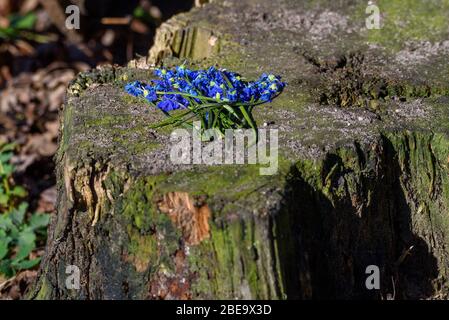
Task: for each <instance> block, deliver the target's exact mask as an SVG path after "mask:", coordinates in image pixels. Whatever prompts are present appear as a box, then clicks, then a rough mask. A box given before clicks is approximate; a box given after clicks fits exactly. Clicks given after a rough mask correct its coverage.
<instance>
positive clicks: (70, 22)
mask: <svg viewBox="0 0 449 320" xmlns="http://www.w3.org/2000/svg"><path fill="white" fill-rule="evenodd" d="M65 13H66V14H68V15H69V16H68V17H67V18H66V19H65V27H66V28H67V29H69V30H72V29H77V30H78V29H80V8H79V7H78V6H76V5H70V6H67V8H65Z"/></svg>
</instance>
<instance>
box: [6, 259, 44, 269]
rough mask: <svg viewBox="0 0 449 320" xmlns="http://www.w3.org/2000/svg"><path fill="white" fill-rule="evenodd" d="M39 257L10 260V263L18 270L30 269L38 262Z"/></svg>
mask: <svg viewBox="0 0 449 320" xmlns="http://www.w3.org/2000/svg"><path fill="white" fill-rule="evenodd" d="M40 261H41V258H36V259H32V260H23V261H20V262H14V261H13V262H12V263H11V265H12V266H13V267H14V268H15V269H18V270H24V269H30V268H32V267H34V266H36V265H38V264H39V262H40Z"/></svg>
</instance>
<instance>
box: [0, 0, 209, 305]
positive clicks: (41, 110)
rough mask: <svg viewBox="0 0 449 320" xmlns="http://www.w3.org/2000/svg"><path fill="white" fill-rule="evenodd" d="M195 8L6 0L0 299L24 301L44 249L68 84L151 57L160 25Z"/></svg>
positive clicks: (0, 45) (116, 0)
mask: <svg viewBox="0 0 449 320" xmlns="http://www.w3.org/2000/svg"><path fill="white" fill-rule="evenodd" d="M197 2H204V1H198V0H197ZM69 5H77V6H78V7H79V8H80V12H81V21H80V29H79V30H68V29H67V28H66V27H65V20H66V18H67V16H68V15H67V14H66V13H65V11H66V8H67V6H69ZM192 6H194V0H126V1H123V0H0V299H20V298H22V297H23V295H24V293H25V292H26V290H27V288H28V287H29V285H30V283H31V282H32V281H33V279H34V278H35V276H36V269H37V267H38V263H39V261H40V257H41V256H42V254H43V252H44V250H45V240H46V226H47V225H48V223H49V221H50V218H51V216H52V215H53V214H55V202H56V188H55V182H56V179H55V173H54V162H53V156H54V154H55V152H56V149H57V137H58V132H59V120H58V111H59V109H60V107H61V105H62V103H63V99H64V96H65V90H66V87H67V84H68V83H69V82H70V81H71V80H72V79H73V78H74V77H75V76H76V74H77V73H78V72H82V71H85V70H88V69H90V68H93V67H95V66H97V65H100V64H119V65H123V64H125V63H126V62H127V61H129V60H131V59H133V58H137V57H139V56H145V55H147V53H148V50H149V49H150V47H151V46H152V43H153V37H154V35H155V31H156V29H157V27H158V26H159V25H160V24H161V23H162V22H163V21H165V20H167V19H169V18H170V17H171V16H173V15H174V14H176V13H179V12H183V11H188V10H190V8H192Z"/></svg>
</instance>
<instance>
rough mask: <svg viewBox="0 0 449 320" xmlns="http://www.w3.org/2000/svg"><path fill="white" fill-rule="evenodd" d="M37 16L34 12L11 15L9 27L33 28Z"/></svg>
mask: <svg viewBox="0 0 449 320" xmlns="http://www.w3.org/2000/svg"><path fill="white" fill-rule="evenodd" d="M36 20H37V16H36V15H35V14H34V13H28V14H27V15H25V16H17V15H16V16H13V17H12V18H11V27H13V28H15V29H33V27H34V24H35V23H36Z"/></svg>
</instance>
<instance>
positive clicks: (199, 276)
mask: <svg viewBox="0 0 449 320" xmlns="http://www.w3.org/2000/svg"><path fill="white" fill-rule="evenodd" d="M405 2H407V1H404V3H405ZM443 2H444V4H446V2H445V1H442V3H443ZM365 5H366V4H365V2H364V1H360V2H358V1H343V2H342V1H340V2H338V3H337V2H335V1H329V2H328V1H314V2H313V3H308V4H298V3H297V1H293V0H283V1H279V2H276V3H273V2H272V1H268V0H261V1H258V2H257V4H256V3H255V2H254V1H250V0H248V1H214V2H213V3H212V4H209V5H206V6H204V7H203V8H201V9H195V10H193V11H192V12H189V13H187V14H183V15H179V16H176V17H175V18H173V19H172V20H171V21H169V22H168V23H167V24H165V25H164V26H163V27H162V28H161V29H160V31H159V32H158V35H157V37H156V44H155V47H154V48H153V49H152V51H151V52H150V54H149V58H148V61H147V63H148V64H155V63H157V64H159V63H163V64H165V65H171V64H175V63H179V62H180V61H184V60H185V59H186V58H188V59H189V60H188V63H189V64H191V65H192V66H193V67H202V66H208V65H211V64H215V63H217V64H219V65H220V66H221V67H226V68H229V69H232V70H235V71H238V72H240V73H242V74H243V75H245V76H246V77H249V78H251V77H256V76H257V75H258V74H259V73H260V72H263V71H272V72H274V73H278V74H281V75H282V76H283V77H284V79H285V80H286V81H287V82H288V86H287V89H286V90H285V92H284V93H283V94H282V95H281V96H280V97H279V98H278V99H276V100H275V101H274V102H273V103H272V104H271V105H270V106H266V107H264V106H262V107H261V108H259V109H257V110H256V111H255V118H256V120H257V122H258V123H259V125H261V124H262V123H267V124H269V125H268V127H269V128H273V129H278V130H279V147H280V151H279V152H280V158H279V170H278V172H277V173H276V174H275V175H273V176H261V175H259V167H258V166H257V165H216V166H206V165H189V166H181V165H174V164H172V163H170V160H169V152H170V139H169V133H170V131H169V130H167V129H164V130H153V129H150V127H149V124H151V123H154V122H156V121H158V120H160V119H162V116H161V115H160V114H159V113H156V112H154V110H150V109H149V107H148V106H147V105H146V104H145V102H142V101H140V100H137V99H133V98H130V97H128V96H126V94H125V93H124V92H123V84H124V83H125V82H126V81H130V80H132V79H142V80H145V79H148V78H149V77H150V76H151V71H150V70H147V69H136V68H112V67H106V68H102V69H98V70H95V71H92V72H90V73H87V74H83V75H81V76H80V77H79V78H77V79H76V81H74V82H73V83H72V84H71V86H70V87H69V90H68V97H67V101H66V103H65V105H64V110H63V112H62V114H61V123H62V130H61V138H60V148H59V153H58V156H57V162H58V190H59V198H58V214H57V216H56V217H55V218H54V219H53V222H52V224H51V228H50V232H49V241H48V246H47V251H46V255H45V257H44V259H43V262H42V265H41V269H40V272H39V277H38V280H37V282H36V284H35V286H34V288H33V290H32V291H31V292H30V294H29V297H30V298H37V299H201V298H213V299H216V298H218V299H223V298H228V299H234V298H248V299H255V298H260V299H310V298H317V299H320V298H321V299H325V298H347V299H349V298H369V299H382V298H384V299H386V298H392V297H394V298H396V299H397V298H400V299H416V298H447V297H448V295H449V280H448V271H449V270H448V266H449V252H448V249H447V248H449V130H448V127H449V98H448V97H447V94H448V92H449V90H448V88H449V85H448V83H449V72H446V71H448V70H449V63H448V62H447V61H446V60H445V59H444V58H443V57H444V50H446V49H445V43H446V42H445V41H444V39H445V36H446V34H445V32H446V30H448V29H447V25H444V21H442V22H441V23H443V25H442V26H436V25H434V24H432V25H430V26H429V30H428V32H424V31H422V30H416V32H414V33H413V32H412V33H410V32H405V31H404V30H402V31H403V32H400V31H401V30H396V29H397V28H402V27H401V26H406V25H416V23H417V21H418V22H419V21H421V20H422V19H421V20H420V18H419V17H420V16H419V15H426V14H429V13H428V12H427V11H426V8H422V7H419V8H416V10H417V12H416V13H417V15H407V16H403V15H399V17H397V12H396V11H394V10H396V7H395V6H393V7H391V6H387V7H386V10H393V11H391V12H386V14H385V16H386V17H396V18H397V19H411V20H413V19H415V20H416V19H417V20H416V21H415V20H413V21H403V22H404V23H402V24H400V23H394V24H392V22H391V21H388V20H387V21H385V22H384V23H385V30H384V31H385V32H386V34H385V38H383V37H380V33H377V32H381V31H382V30H380V31H379V30H376V31H373V32H376V34H373V33H372V32H371V31H370V30H361V29H360V26H363V25H364V16H363V12H364V9H365V7H364V6H365ZM407 8H409V9H410V10H414V9H413V8H412V7H410V6H408V7H407ZM442 8H446V7H445V6H442ZM381 9H382V8H381ZM428 10H430V11H431V10H433V9H432V7H431V6H429V7H428ZM444 10H446V11H445V12H446V13H448V12H447V8H446V9H443V11H444ZM430 11H429V12H430ZM314 19H315V20H314ZM423 21H424V22H423V23H425V21H426V20H423ZM312 22H313V23H312ZM419 25H420V27H422V28H423V29H425V28H426V27H425V26H421V24H419ZM437 27H439V28H440V29H438V28H437ZM395 28H396V29H395ZM388 32H395V34H399V35H401V36H403V38H398V37H394V36H392V35H391V34H389V33H388ZM387 33H388V34H387ZM426 36H428V38H426ZM337 39H338V41H339V42H338V43H337V42H336V41H337ZM379 39H380V40H382V39H383V40H385V41H380V40H379ZM426 40H429V41H432V42H430V43H432V45H431V47H430V49H429V42H426ZM370 41H371V45H370ZM410 41H415V44H414V45H413V46H414V47H413V48H414V50H412V49H413V48H410V47H409V42H410ZM372 44H375V45H372ZM416 50H418V51H419V50H421V51H420V52H421V53H422V54H421V55H420V56H417V55H416V54H415V53H416ZM418 58H419V59H418ZM142 64H145V62H144V61H140V62H138V63H134V64H133V65H134V66H136V65H138V66H142ZM68 265H75V266H78V267H79V269H80V276H81V278H80V280H81V281H80V288H79V290H75V289H67V286H66V280H67V277H68V275H67V274H66V267H67V266H68ZM369 265H377V266H378V267H379V268H380V271H381V288H380V290H368V289H367V288H366V286H365V280H366V277H367V274H365V270H366V267H367V266H369Z"/></svg>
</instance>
